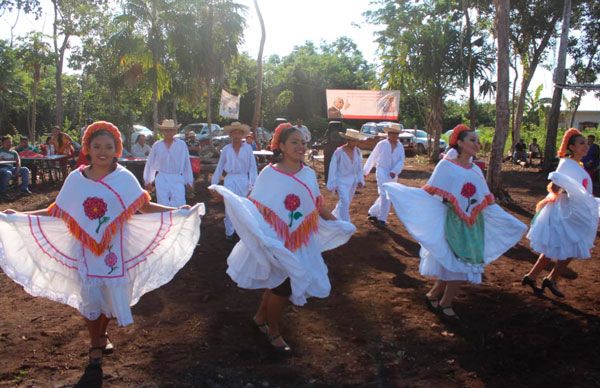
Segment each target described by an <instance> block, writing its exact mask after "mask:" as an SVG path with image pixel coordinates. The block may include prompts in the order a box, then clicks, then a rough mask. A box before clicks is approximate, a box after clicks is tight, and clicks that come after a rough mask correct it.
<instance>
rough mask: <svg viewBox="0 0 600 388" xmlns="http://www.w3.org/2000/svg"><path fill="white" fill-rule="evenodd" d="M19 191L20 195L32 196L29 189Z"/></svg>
mask: <svg viewBox="0 0 600 388" xmlns="http://www.w3.org/2000/svg"><path fill="white" fill-rule="evenodd" d="M20 191H21V194H23V195H33V193H32V192H31V190H29V189H25V190H20Z"/></svg>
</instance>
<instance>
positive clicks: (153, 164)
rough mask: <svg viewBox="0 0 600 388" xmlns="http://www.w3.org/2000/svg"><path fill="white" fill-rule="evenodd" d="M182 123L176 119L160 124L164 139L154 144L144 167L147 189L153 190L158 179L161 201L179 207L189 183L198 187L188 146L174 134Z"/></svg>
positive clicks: (159, 127)
mask: <svg viewBox="0 0 600 388" xmlns="http://www.w3.org/2000/svg"><path fill="white" fill-rule="evenodd" d="M179 127H181V124H175V121H173V120H163V122H162V124H160V125H158V129H159V130H160V131H161V132H162V134H163V135H164V139H163V140H161V141H157V142H156V143H154V144H153V145H152V150H151V151H150V155H148V160H147V161H146V166H145V167H144V183H145V184H146V189H147V190H148V191H152V184H153V183H154V186H155V187H156V200H157V201H158V203H160V204H161V205H166V206H175V207H178V206H182V205H185V187H186V186H187V187H189V188H190V189H191V190H193V188H194V175H193V173H192V164H191V163H190V153H189V151H188V147H187V145H186V144H185V142H184V141H183V140H179V139H176V138H174V137H173V136H175V131H177V129H179ZM157 173H158V175H157Z"/></svg>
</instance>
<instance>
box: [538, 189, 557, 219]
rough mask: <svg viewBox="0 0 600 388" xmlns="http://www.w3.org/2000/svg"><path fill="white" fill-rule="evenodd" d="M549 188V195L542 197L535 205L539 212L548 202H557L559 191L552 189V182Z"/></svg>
mask: <svg viewBox="0 0 600 388" xmlns="http://www.w3.org/2000/svg"><path fill="white" fill-rule="evenodd" d="M547 190H548V195H547V196H546V198H544V199H542V200H541V201H540V202H538V203H537V204H536V205H535V212H536V213H537V212H539V211H540V210H542V209H543V208H544V206H546V205H547V204H549V203H552V202H556V200H557V199H558V193H555V192H554V191H552V182H550V183H548V186H547Z"/></svg>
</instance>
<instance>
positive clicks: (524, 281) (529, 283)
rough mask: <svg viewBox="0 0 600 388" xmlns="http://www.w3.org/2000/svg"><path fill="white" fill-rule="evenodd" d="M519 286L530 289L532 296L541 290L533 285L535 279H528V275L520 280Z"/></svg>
mask: <svg viewBox="0 0 600 388" xmlns="http://www.w3.org/2000/svg"><path fill="white" fill-rule="evenodd" d="M521 285H523V286H529V287H531V290H532V291H533V293H534V294H539V293H541V292H542V290H541V289H540V288H539V287H538V286H537V284H536V283H535V279H532V278H530V277H529V275H525V276H523V279H521Z"/></svg>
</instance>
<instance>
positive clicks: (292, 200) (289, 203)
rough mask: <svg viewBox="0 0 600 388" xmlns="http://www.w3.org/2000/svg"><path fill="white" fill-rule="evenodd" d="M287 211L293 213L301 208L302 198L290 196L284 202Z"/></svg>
mask: <svg viewBox="0 0 600 388" xmlns="http://www.w3.org/2000/svg"><path fill="white" fill-rule="evenodd" d="M283 203H284V204H285V209H286V210H289V211H291V212H293V211H294V210H296V209H298V208H299V207H300V197H298V196H297V195H296V194H288V195H287V196H286V197H285V200H284V201H283Z"/></svg>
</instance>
